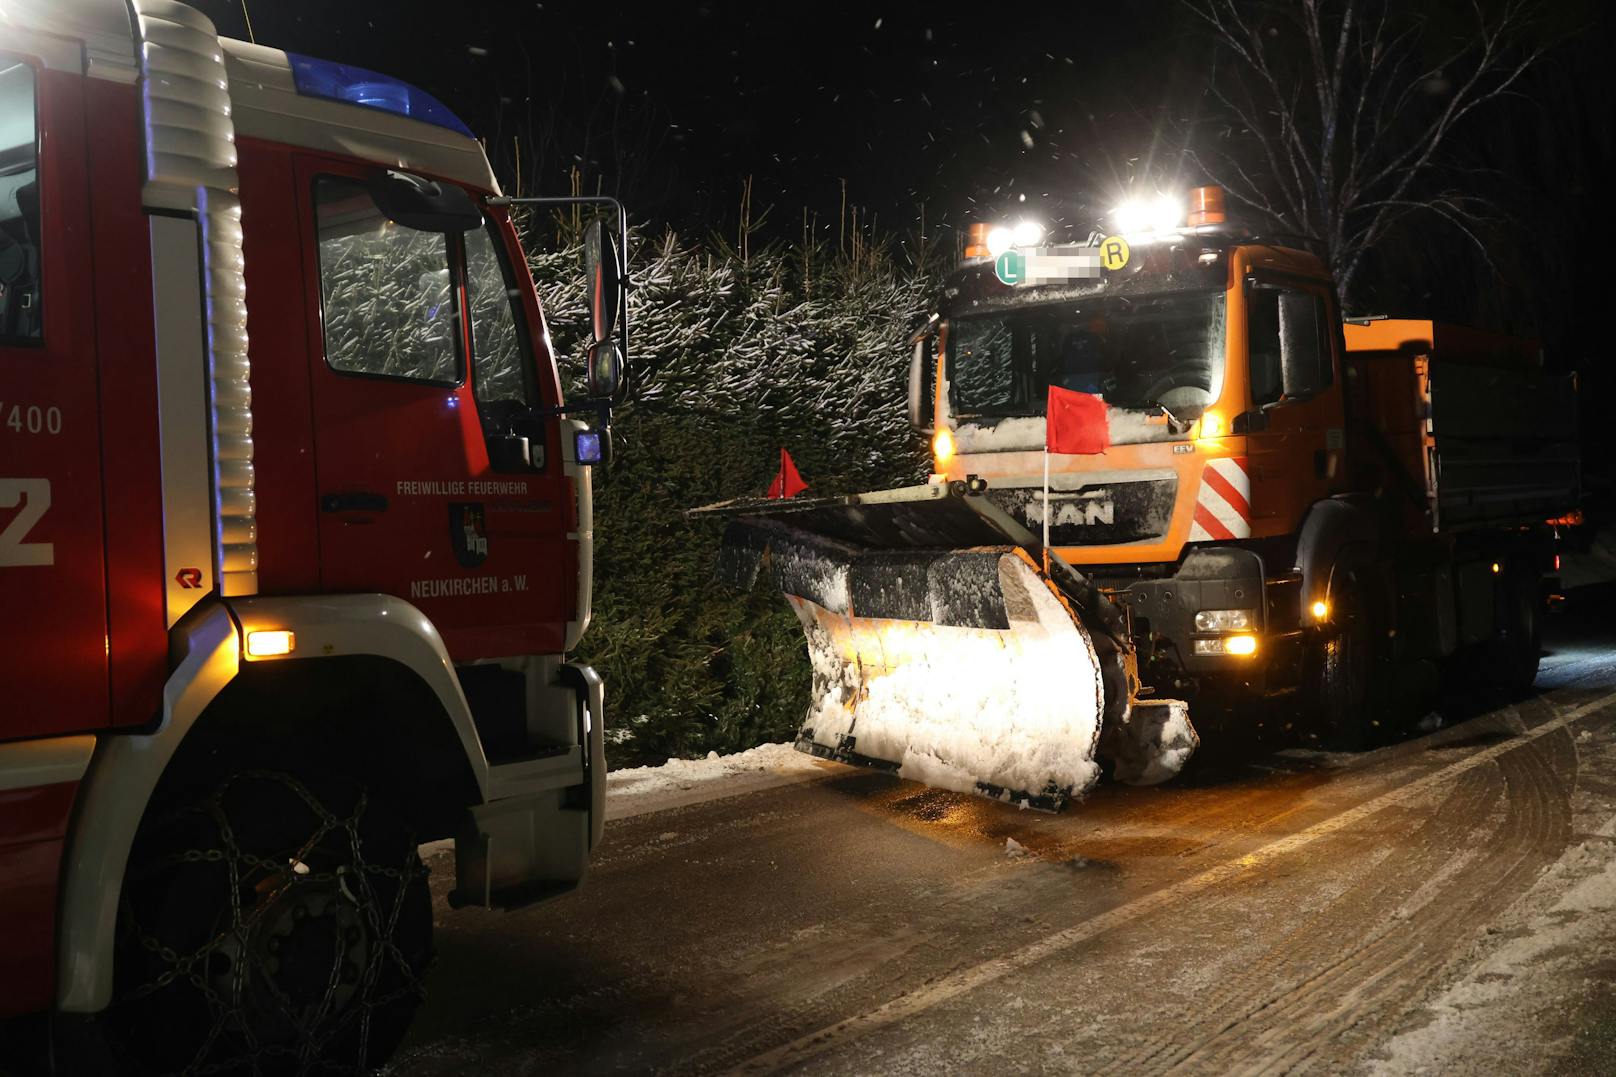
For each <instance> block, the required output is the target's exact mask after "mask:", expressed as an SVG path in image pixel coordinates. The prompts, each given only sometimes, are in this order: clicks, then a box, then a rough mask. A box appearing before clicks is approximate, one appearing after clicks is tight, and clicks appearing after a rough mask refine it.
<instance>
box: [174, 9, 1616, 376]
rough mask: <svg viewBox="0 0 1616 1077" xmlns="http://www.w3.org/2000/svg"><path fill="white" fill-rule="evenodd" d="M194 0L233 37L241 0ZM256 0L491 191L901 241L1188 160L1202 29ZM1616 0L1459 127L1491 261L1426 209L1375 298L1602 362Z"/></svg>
mask: <svg viewBox="0 0 1616 1077" xmlns="http://www.w3.org/2000/svg"><path fill="white" fill-rule="evenodd" d="M194 2H195V3H196V4H197V6H199V7H200V8H202V9H203V10H204V11H205V12H206V13H207V14H208V15H209V16H210V17H212V18H213V20H214V21H215V23H216V24H217V25H218V26H219V29H220V31H221V32H223V33H225V34H227V35H231V36H236V37H243V38H245V37H247V36H248V31H247V25H246V21H245V19H244V17H243V7H242V3H241V0H194ZM1486 2H1489V3H1491V2H1495V0H1486ZM1496 2H1503V0H1496ZM246 3H247V7H246V11H247V13H248V14H249V15H250V16H251V18H252V22H253V26H252V29H253V34H254V36H255V37H256V39H257V41H258V42H259V43H261V44H266V45H274V46H276V47H280V48H285V49H288V50H291V51H297V52H305V53H309V54H311V55H316V56H320V57H324V58H327V59H332V60H337V61H342V62H347V63H353V64H357V65H360V66H364V67H369V68H372V69H375V70H378V71H383V72H386V73H388V74H393V75H397V76H399V77H401V78H404V79H406V80H408V81H410V82H413V83H415V84H417V85H419V86H421V87H423V88H424V89H426V90H428V91H430V92H431V93H433V94H436V95H437V96H439V97H441V98H442V99H443V100H444V101H445V102H446V103H447V104H449V106H450V107H451V108H453V109H454V110H455V111H456V112H458V113H459V114H460V115H461V116H462V118H464V119H465V120H466V122H467V123H468V124H469V125H470V126H471V127H472V129H473V130H474V131H476V132H477V133H478V134H479V135H481V136H483V137H484V138H485V139H486V140H487V144H488V147H489V154H490V157H491V159H492V160H493V162H494V166H495V170H496V172H497V174H498V175H499V176H500V178H501V181H502V183H503V184H504V185H505V186H506V188H507V190H509V189H511V188H513V187H514V186H515V185H516V181H517V169H518V167H519V168H520V173H521V174H520V188H521V193H523V194H566V193H568V185H569V182H570V179H569V173H570V171H571V169H572V168H574V167H577V168H578V169H579V170H580V172H581V175H582V177H583V182H584V185H585V187H586V188H587V189H589V190H595V189H597V188H598V189H602V190H605V191H608V192H611V193H616V194H618V195H620V196H621V197H623V198H624V199H625V200H626V201H627V202H628V203H629V206H630V209H631V212H632V213H633V215H634V216H635V218H636V220H637V221H638V222H639V223H640V224H641V225H643V226H647V227H649V228H651V229H660V228H664V227H671V228H674V229H676V230H678V231H679V232H681V233H682V234H683V235H685V236H686V237H687V238H693V239H699V238H702V237H705V236H707V235H709V234H718V235H726V236H729V237H731V238H733V236H734V234H735V229H736V223H737V220H738V217H739V210H740V204H741V191H742V184H743V182H744V181H745V180H746V179H747V178H748V177H750V178H751V179H752V182H753V193H752V206H753V209H752V217H753V221H754V224H755V225H756V224H758V222H759V220H760V219H761V226H760V228H759V231H760V232H761V234H762V236H763V238H764V239H765V240H767V239H770V238H773V239H782V240H790V241H794V240H797V239H799V238H800V237H801V234H802V229H803V220H804V215H805V213H806V214H807V215H809V217H810V219H811V220H812V221H814V222H815V223H816V224H817V227H818V235H819V237H820V238H821V239H822V240H823V239H827V238H828V240H829V241H830V242H832V243H834V242H835V241H836V238H837V232H838V228H839V224H838V218H839V216H840V215H841V214H842V204H843V202H842V200H843V185H844V183H845V189H846V198H847V200H848V203H849V204H850V205H851V206H856V207H858V212H859V215H860V217H859V219H860V221H861V223H862V224H863V225H865V227H866V230H867V231H871V230H873V231H875V232H878V233H880V234H883V235H885V236H887V237H889V238H893V239H895V240H899V241H908V240H912V238H913V237H914V235H915V234H916V233H917V231H918V228H919V224H920V220H921V215H922V212H924V215H925V222H926V228H927V231H928V233H929V234H930V235H931V236H932V237H933V239H934V240H935V239H937V237H939V236H941V237H943V240H944V241H945V242H946V243H949V244H951V243H952V242H953V236H952V233H950V232H949V231H948V230H947V229H946V228H945V227H943V226H959V225H962V224H964V223H967V222H968V221H971V220H978V219H988V220H997V219H1002V218H1003V217H1005V216H1007V215H1011V216H1021V215H1027V216H1032V217H1037V218H1040V219H1043V220H1045V221H1054V222H1056V223H1065V224H1067V225H1069V226H1071V227H1072V228H1074V229H1075V230H1077V232H1078V234H1079V235H1081V234H1084V233H1086V232H1087V230H1088V229H1089V228H1090V227H1092V226H1094V225H1095V224H1096V223H1098V220H1099V217H1100V215H1101V214H1102V213H1103V212H1104V211H1105V210H1107V209H1109V208H1110V207H1111V206H1112V205H1114V204H1115V202H1116V201H1117V199H1118V197H1119V196H1120V195H1121V194H1122V193H1123V192H1124V191H1126V190H1127V189H1128V186H1129V184H1130V183H1131V182H1136V181H1137V182H1139V183H1142V184H1147V185H1155V184H1161V185H1163V186H1168V187H1186V186H1191V185H1194V183H1195V182H1197V181H1198V180H1200V179H1201V177H1200V176H1198V175H1195V174H1193V173H1190V172H1188V171H1187V170H1186V169H1184V168H1183V167H1182V166H1181V164H1180V163H1179V159H1178V157H1177V155H1176V153H1174V152H1172V150H1171V147H1170V146H1167V145H1164V141H1163V136H1162V135H1161V134H1160V133H1159V132H1161V131H1162V130H1163V129H1164V125H1163V124H1162V123H1161V121H1162V120H1163V118H1173V119H1177V120H1181V121H1182V120H1192V119H1194V118H1195V117H1194V114H1195V113H1196V111H1197V110H1198V109H1200V108H1202V107H1204V105H1205V104H1206V100H1207V99H1206V96H1205V93H1204V89H1205V86H1206V83H1207V79H1208V77H1209V73H1208V60H1209V57H1210V55H1211V45H1210V42H1209V40H1208V39H1207V37H1206V35H1205V33H1204V31H1202V30H1201V29H1200V27H1199V26H1198V25H1197V24H1196V23H1195V21H1194V20H1193V19H1192V18H1191V17H1190V16H1189V15H1188V14H1187V13H1186V12H1185V10H1184V9H1183V7H1182V6H1181V5H1180V4H1179V3H1177V2H1175V0H1140V2H1132V3H1122V2H1117V3H1112V4H1103V3H1092V2H1081V3H1069V4H1058V5H1057V4H1026V5H999V6H998V7H994V6H991V5H980V6H977V7H975V8H974V9H972V13H971V14H969V15H963V14H953V13H952V12H953V11H957V10H959V9H957V8H954V7H953V6H948V5H939V4H918V3H915V4H879V5H871V4H842V3H816V4H812V5H778V4H774V5H764V4H755V3H723V2H716V0H709V2H700V3H689V4H682V3H664V4H660V5H621V4H613V3H610V2H601V3H554V2H547V3H521V2H498V0H454V2H452V3H445V2H442V0H438V2H434V3H426V2H423V0H396V2H387V3H381V2H377V3H360V2H357V0H348V2H343V3H333V2H332V0H273V2H271V0H246ZM1255 6H1257V5H1253V7H1255ZM1608 7H1609V5H1605V4H1602V3H1599V2H1597V0H1555V2H1554V3H1549V4H1545V5H1544V6H1543V10H1544V11H1545V12H1546V13H1547V14H1546V18H1547V19H1548V20H1549V22H1551V23H1552V24H1553V26H1552V32H1553V33H1555V34H1558V35H1560V36H1561V38H1562V43H1561V44H1560V45H1559V46H1558V48H1557V49H1556V51H1555V52H1554V54H1553V55H1552V57H1551V61H1550V62H1548V63H1545V64H1542V65H1540V67H1539V69H1538V71H1537V72H1536V73H1535V74H1534V75H1533V76H1532V77H1530V78H1529V79H1527V80H1525V81H1524V82H1523V83H1522V85H1521V93H1520V94H1519V95H1517V96H1515V97H1513V98H1512V99H1511V100H1509V101H1507V102H1505V103H1504V104H1503V105H1502V106H1500V107H1499V108H1497V109H1495V110H1493V111H1491V112H1489V113H1487V114H1485V115H1484V116H1482V117H1480V118H1478V119H1477V120H1476V121H1475V122H1471V123H1470V124H1469V125H1468V126H1467V127H1466V128H1465V129H1464V131H1463V137H1462V139H1460V144H1459V145H1458V146H1457V149H1458V150H1459V154H1458V156H1459V157H1460V158H1462V159H1463V160H1464V161H1465V163H1466V164H1468V165H1471V166H1472V167H1475V168H1477V169H1480V170H1482V171H1484V172H1485V174H1486V175H1487V176H1489V177H1490V178H1489V179H1488V181H1487V182H1489V183H1490V184H1492V186H1493V187H1494V189H1495V190H1496V191H1497V192H1500V193H1501V194H1502V195H1503V197H1504V198H1505V199H1506V200H1507V201H1508V202H1509V206H1508V208H1509V210H1510V211H1511V213H1512V214H1513V215H1514V216H1515V217H1516V220H1515V222H1514V223H1513V224H1512V225H1511V227H1510V228H1509V229H1508V231H1507V235H1505V236H1504V238H1503V239H1502V240H1501V241H1500V242H1501V244H1503V245H1501V246H1499V247H1498V248H1497V249H1496V250H1495V251H1494V253H1495V256H1496V257H1497V258H1498V259H1499V260H1500V261H1501V264H1503V266H1504V272H1503V273H1502V274H1501V275H1500V276H1499V277H1497V278H1491V277H1488V276H1487V275H1486V274H1484V273H1483V274H1480V275H1479V276H1478V274H1477V273H1475V272H1472V271H1471V268H1470V267H1471V266H1472V265H1473V264H1476V263H1477V261H1478V260H1477V259H1475V258H1474V257H1473V255H1474V251H1471V250H1467V249H1466V248H1465V247H1464V241H1463V240H1461V239H1459V238H1458V237H1457V234H1456V233H1454V232H1453V231H1452V230H1451V229H1447V228H1445V227H1444V226H1442V225H1440V224H1439V223H1436V222H1428V223H1425V224H1421V225H1419V226H1418V227H1416V228H1413V229H1410V230H1407V231H1406V234H1405V235H1404V237H1402V239H1401V240H1400V241H1399V243H1397V244H1391V245H1389V246H1388V248H1387V253H1386V255H1385V257H1384V259H1383V261H1382V265H1381V267H1380V276H1381V278H1382V280H1383V282H1384V284H1383V285H1382V286H1381V287H1380V288H1379V290H1378V292H1377V293H1376V295H1375V297H1374V298H1375V301H1376V303H1377V304H1378V307H1377V309H1384V310H1386V311H1387V312H1388V313H1392V314H1397V315H1402V316H1421V315H1424V316H1430V315H1435V316H1438V317H1446V318H1449V319H1452V320H1468V321H1474V322H1477V323H1479V324H1484V325H1490V326H1493V327H1497V328H1508V329H1511V330H1513V331H1517V332H1526V333H1534V334H1537V335H1539V336H1541V337H1542V338H1543V339H1544V340H1545V342H1546V343H1547V344H1548V346H1549V348H1550V352H1551V354H1557V355H1559V356H1561V357H1562V360H1563V361H1567V362H1575V363H1577V364H1578V365H1581V366H1583V367H1584V368H1585V369H1589V368H1591V367H1592V368H1597V369H1596V371H1595V372H1596V373H1597V374H1599V375H1600V376H1604V372H1605V368H1606V367H1608V366H1609V365H1610V364H1608V363H1605V362H1603V361H1600V360H1598V359H1596V356H1600V355H1602V354H1603V353H1604V352H1605V351H1608V344H1607V342H1606V338H1607V336H1608V331H1607V330H1606V329H1605V327H1604V326H1603V325H1602V324H1599V323H1598V322H1597V321H1595V320H1594V318H1593V316H1592V312H1597V311H1599V310H1602V309H1603V308H1604V307H1605V306H1606V305H1607V304H1608V297H1607V291H1608V289H1607V286H1606V284H1605V281H1606V279H1607V278H1608V276H1609V274H1608V270H1607V269H1606V263H1607V262H1608V260H1609V252H1610V251H1611V250H1612V249H1613V245H1616V235H1613V230H1612V227H1611V223H1610V222H1611V218H1612V217H1616V209H1613V208H1612V207H1611V206H1610V205H1609V204H1607V201H1606V199H1605V190H1606V187H1607V185H1608V184H1607V180H1606V177H1607V176H1608V175H1609V174H1610V173H1611V171H1612V169H1613V168H1616V145H1613V135H1612V132H1613V131H1616V124H1613V123H1612V122H1611V120H1612V118H1613V117H1616V93H1613V90H1616V74H1613V72H1612V69H1611V65H1610V64H1609V59H1608V58H1609V55H1610V47H1611V45H1612V44H1613V43H1616V40H1613V39H1616V35H1613V33H1612V24H1613V19H1612V16H1611V14H1610V13H1609V12H1608V10H1607V8H1608ZM1450 8H1451V10H1449V9H1450ZM1419 10H1420V12H1421V13H1422V15H1426V16H1428V18H1429V20H1430V26H1431V28H1432V30H1433V32H1432V33H1431V34H1430V36H1431V37H1432V38H1433V40H1436V39H1440V38H1442V34H1443V32H1444V31H1445V30H1448V29H1451V28H1455V27H1458V26H1461V25H1463V20H1464V19H1466V18H1468V17H1469V16H1468V13H1467V8H1466V6H1465V5H1464V4H1462V3H1457V2H1456V3H1455V4H1454V5H1449V6H1448V7H1447V8H1439V6H1437V5H1422V6H1421V7H1420V9H1419ZM1443 10H1447V11H1448V13H1447V14H1442V13H1440V12H1441V11H1443ZM1444 20H1447V21H1446V22H1444ZM1478 174H1479V173H1478ZM872 218H873V220H872ZM754 242H756V240H754Z"/></svg>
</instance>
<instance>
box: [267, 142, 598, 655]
mask: <svg viewBox="0 0 1616 1077" xmlns="http://www.w3.org/2000/svg"><path fill="white" fill-rule="evenodd" d="M299 182H300V185H301V190H300V197H301V198H303V199H306V200H307V205H308V207H309V211H308V213H307V214H306V215H305V219H306V220H308V221H309V222H310V224H311V226H310V228H309V229H308V235H309V244H310V247H309V256H308V257H307V258H306V259H305V264H306V265H308V266H310V267H311V274H310V275H311V277H313V279H312V280H311V281H310V289H311V296H310V302H311V309H312V310H315V311H319V312H320V313H321V317H320V318H319V319H311V323H314V324H311V332H312V333H313V334H314V336H313V339H312V340H311V347H310V356H311V362H312V363H313V367H314V369H313V371H312V382H313V386H314V401H313V407H314V422H315V453H316V482H317V492H318V500H319V504H318V507H317V508H318V514H319V535H320V562H321V564H320V579H321V585H322V588H323V589H324V590H326V591H331V592H366V591H374V592H382V593H386V594H393V595H397V596H399V597H401V598H405V599H407V600H409V601H410V602H411V603H413V604H414V605H416V606H417V607H419V608H420V609H421V610H422V611H423V612H424V613H425V614H426V615H427V616H428V617H429V618H430V619H431V620H432V622H433V624H434V625H436V626H437V628H438V630H439V631H440V632H441V633H442V634H443V637H444V640H445V642H446V643H447V645H448V647H449V651H450V654H451V655H452V656H453V657H454V658H455V659H456V660H469V659H474V658H489V657H500V656H508V655H517V654H541V653H546V652H555V651H559V650H560V649H561V643H562V633H563V631H564V627H565V621H566V616H567V612H568V606H567V604H568V600H569V598H570V596H569V595H567V594H566V593H565V591H564V589H563V587H562V579H563V575H564V574H563V572H562V571H561V568H562V565H563V561H562V555H563V553H564V546H563V543H564V539H565V532H566V526H565V517H564V510H565V505H566V503H565V499H564V497H563V496H562V495H563V494H564V493H565V486H564V480H563V479H560V476H559V472H560V468H559V466H557V465H558V464H559V461H549V460H547V459H545V457H546V455H547V454H546V452H545V447H544V445H543V438H542V437H536V438H535V441H536V444H535V445H534V447H533V449H532V453H531V457H524V458H523V459H522V460H521V461H519V462H517V463H515V464H512V463H510V462H509V461H505V460H501V461H500V463H499V466H498V467H497V468H496V467H495V466H494V465H492V464H491V463H490V448H491V447H495V448H496V450H497V448H498V445H500V444H503V442H496V439H494V438H493V431H494V428H495V426H497V425H498V424H499V423H500V421H501V415H502V413H504V412H507V411H511V410H516V411H523V410H525V404H524V402H523V401H524V400H525V399H526V397H525V394H526V393H528V392H529V391H530V389H529V387H530V386H531V384H532V381H533V370H532V361H531V354H530V352H529V351H528V349H527V347H526V341H525V338H524V337H523V336H521V335H519V334H515V333H508V332H506V331H505V328H504V327H505V326H506V325H508V324H509V323H510V322H511V320H512V313H511V311H512V304H511V301H510V298H509V297H508V294H507V290H506V289H505V288H503V287H501V288H497V289H495V288H493V287H491V286H489V285H488V284H487V283H486V280H487V279H488V273H489V271H490V269H492V271H493V272H494V273H495V274H496V275H497V273H498V272H499V265H498V256H497V255H496V254H495V252H494V250H493V249H492V248H491V247H490V245H489V244H490V238H489V237H490V232H489V229H488V228H487V227H483V228H477V227H473V228H471V229H470V230H468V231H464V232H461V231H459V230H454V231H450V232H447V233H445V232H435V231H426V230H422V229H417V228H412V227H409V226H408V225H406V224H401V223H397V222H395V221H392V220H390V219H388V217H387V216H386V215H385V214H384V213H383V212H382V210H381V208H380V207H379V206H378V204H377V202H376V198H375V195H374V193H373V190H372V188H371V186H370V184H372V183H373V182H375V174H374V170H367V169H363V168H358V167H353V168H348V167H345V166H340V165H337V164H336V163H334V162H328V161H321V160H316V159H305V160H303V161H301V162H300V165H299ZM468 277H469V279H468ZM480 284H481V285H482V286H481V287H479V285H480ZM468 310H469V311H470V312H471V317H470V318H469V319H468V318H467V312H468ZM468 320H469V322H470V323H471V324H470V326H469V328H468ZM501 357H502V358H501ZM496 358H498V359H499V361H498V362H494V361H493V360H494V359H496ZM474 387H475V388H474ZM479 389H480V392H481V395H482V396H483V397H484V398H485V401H484V403H485V406H484V407H482V408H479V406H478V404H479V391H478V390H479ZM544 425H545V426H553V425H554V421H553V420H551V421H550V422H549V423H548V424H544ZM485 427H487V429H485ZM558 483H559V485H558Z"/></svg>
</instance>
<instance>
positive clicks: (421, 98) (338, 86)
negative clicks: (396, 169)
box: [286, 52, 471, 138]
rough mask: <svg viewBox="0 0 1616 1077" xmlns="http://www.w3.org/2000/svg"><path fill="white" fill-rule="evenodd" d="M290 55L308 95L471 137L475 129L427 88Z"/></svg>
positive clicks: (297, 79)
mask: <svg viewBox="0 0 1616 1077" xmlns="http://www.w3.org/2000/svg"><path fill="white" fill-rule="evenodd" d="M286 58H287V59H288V60H289V61H291V64H292V81H293V82H294V83H296V84H297V92H298V93H300V94H302V95H303V96H304V97H323V98H325V99H326V100H328V101H342V102H344V103H346V104H350V105H363V106H364V107H365V108H374V109H380V110H381V111H382V112H391V113H393V114H394V115H397V116H408V117H409V118H410V119H412V120H420V121H421V122H422V123H430V124H435V125H436V126H438V127H447V128H448V129H449V130H451V131H459V132H460V133H461V134H463V135H465V136H467V137H468V138H469V137H471V128H469V127H467V126H466V125H465V124H464V123H462V122H461V120H460V117H459V116H456V115H455V114H454V113H453V112H450V111H449V106H447V105H445V104H444V103H443V102H442V101H439V100H438V99H437V98H436V97H433V96H432V95H431V94H429V93H427V92H426V91H425V90H422V89H418V88H417V87H414V86H411V85H410V84H409V83H407V82H404V81H402V80H400V79H395V78H393V77H392V76H391V75H379V74H377V73H376V72H374V71H366V70H365V69H364V68H362V67H353V66H351V65H349V64H334V63H332V62H331V61H329V60H316V59H314V58H313V57H312V56H299V55H298V54H297V53H295V52H289V53H287V54H286Z"/></svg>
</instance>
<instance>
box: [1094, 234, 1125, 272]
mask: <svg viewBox="0 0 1616 1077" xmlns="http://www.w3.org/2000/svg"><path fill="white" fill-rule="evenodd" d="M1100 264H1101V265H1102V266H1104V267H1105V268H1107V269H1121V268H1122V267H1123V266H1125V265H1127V264H1128V241H1127V240H1125V239H1123V238H1122V237H1121V236H1106V237H1105V238H1104V239H1103V240H1101V241H1100Z"/></svg>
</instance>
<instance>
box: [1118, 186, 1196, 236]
mask: <svg viewBox="0 0 1616 1077" xmlns="http://www.w3.org/2000/svg"><path fill="white" fill-rule="evenodd" d="M1111 220H1112V222H1113V223H1114V224H1115V225H1116V230H1117V231H1118V232H1121V233H1122V234H1123V235H1131V234H1134V233H1139V232H1171V231H1173V230H1174V229H1177V228H1182V227H1184V204H1183V202H1181V201H1180V200H1179V199H1177V198H1175V197H1173V196H1172V195H1165V194H1162V195H1157V196H1155V197H1154V198H1130V199H1128V200H1127V201H1126V202H1124V203H1122V204H1121V205H1120V206H1118V207H1117V208H1116V209H1114V210H1112V211H1111Z"/></svg>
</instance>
